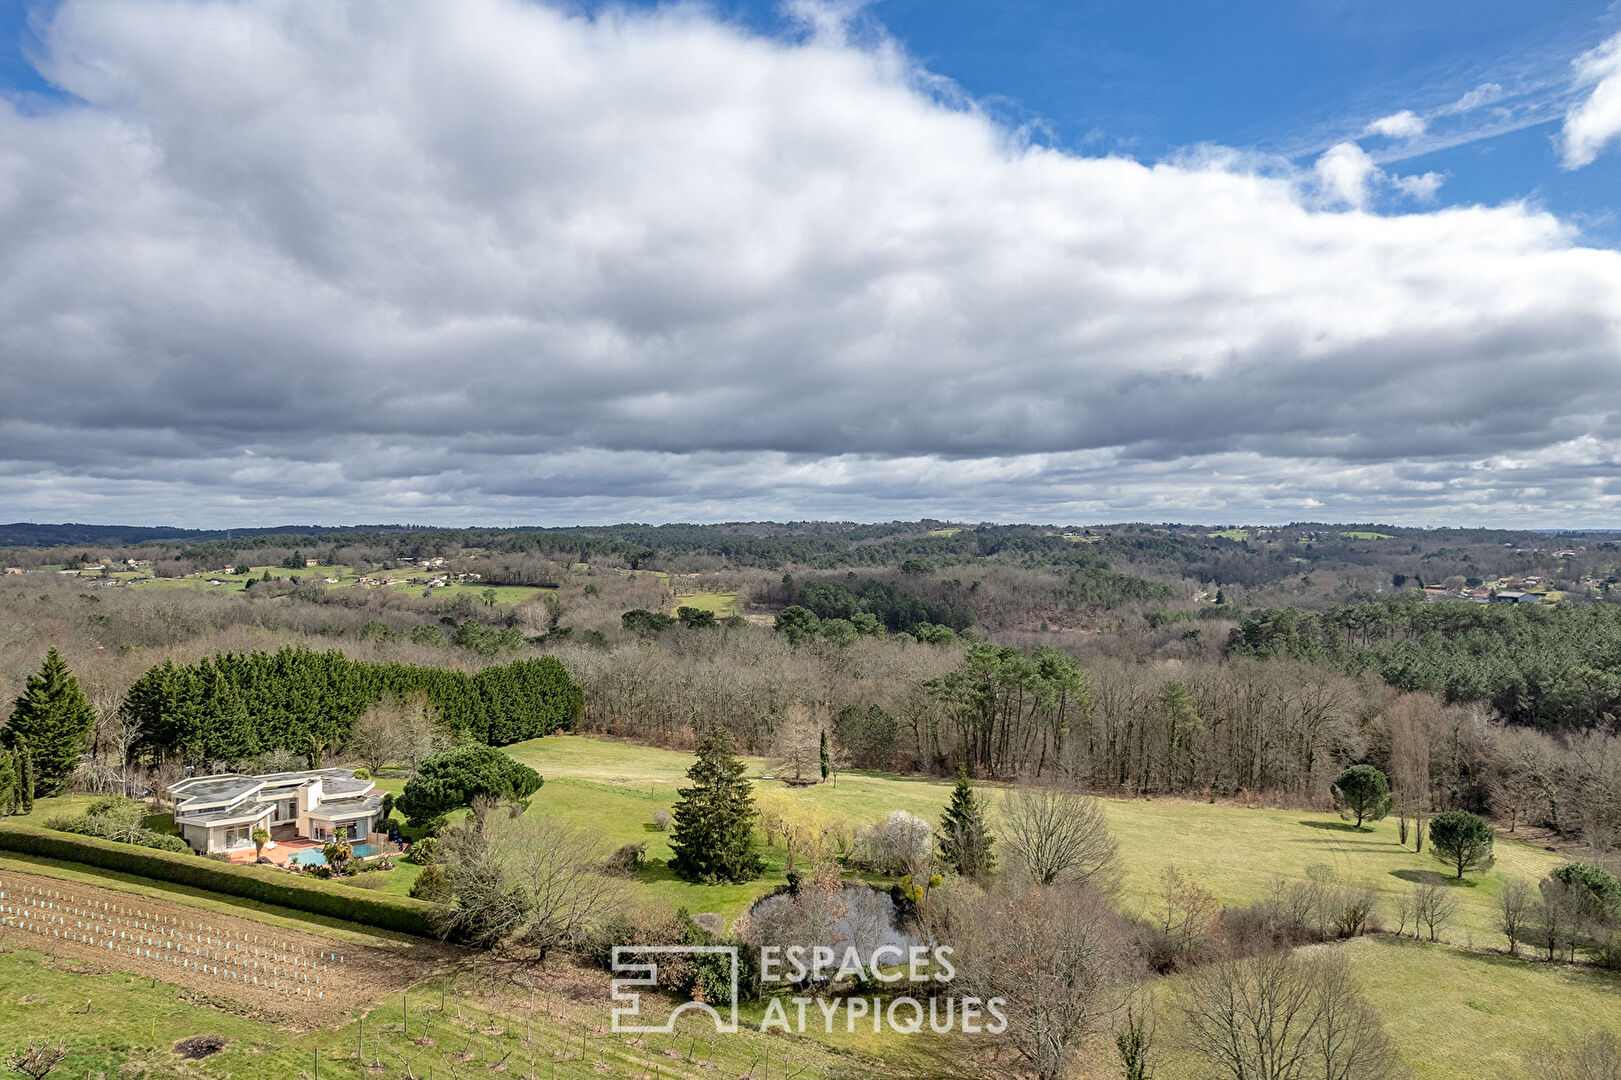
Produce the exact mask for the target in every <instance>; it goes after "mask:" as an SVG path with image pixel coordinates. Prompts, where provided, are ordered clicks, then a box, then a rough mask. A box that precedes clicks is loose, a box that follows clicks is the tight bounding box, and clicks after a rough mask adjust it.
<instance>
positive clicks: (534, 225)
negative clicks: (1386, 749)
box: [0, 0, 1621, 524]
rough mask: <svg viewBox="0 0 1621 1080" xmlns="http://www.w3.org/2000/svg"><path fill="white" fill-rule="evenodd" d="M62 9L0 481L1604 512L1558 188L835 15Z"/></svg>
mask: <svg viewBox="0 0 1621 1080" xmlns="http://www.w3.org/2000/svg"><path fill="white" fill-rule="evenodd" d="M810 10H811V9H806V11H810ZM827 10H828V9H825V8H817V9H815V11H817V12H820V13H822V14H823V15H825V14H826V12H827ZM42 41H43V53H42V56H41V58H40V67H41V71H42V73H43V74H44V75H45V76H46V77H47V78H48V79H50V80H51V82H52V83H54V84H55V85H56V86H58V87H60V88H62V89H63V90H64V91H66V92H67V93H68V94H70V95H72V101H71V103H69V104H66V105H62V106H59V107H56V106H53V107H49V108H46V109H44V110H43V111H41V110H40V109H39V108H37V107H30V108H24V107H22V106H20V105H18V104H15V103H12V104H4V103H0V231H3V235H5V236H6V237H7V243H6V244H4V245H0V355H3V356H4V357H5V359H4V361H3V363H0V458H3V461H0V504H4V505H7V506H8V507H11V508H12V509H11V510H9V511H8V516H9V517H14V518H24V517H27V518H34V519H61V518H78V519H81V520H92V519H94V520H108V519H112V518H118V519H124V520H135V521H165V522H174V523H180V524H225V523H233V522H264V521H273V520H274V521H281V520H288V519H305V520H322V521H339V520H350V521H352V520H410V521H416V522H435V521H438V522H462V521H480V522H486V523H495V524H499V523H504V522H506V521H509V520H511V521H534V522H562V521H579V520H602V519H626V518H631V519H639V520H714V519H732V518H739V517H765V516H776V517H813V516H815V517H821V516H851V517H863V518H890V517H909V516H916V515H918V514H924V513H928V514H939V515H945V516H961V517H967V518H971V519H976V520H977V519H988V518H998V519H1004V520H1006V519H1024V520H1028V519H1032V518H1035V519H1042V520H1098V519H1101V518H1120V517H1152V518H1165V517H1206V518H1223V519H1226V518H1244V517H1250V518H1257V519H1259V518H1284V519H1287V518H1292V517H1317V518H1334V517H1340V518H1345V519H1367V518H1380V519H1385V520H1392V521H1444V522H1476V521H1495V522H1502V523H1504V524H1511V523H1512V524H1518V523H1528V524H1534V523H1548V522H1571V523H1589V524H1595V523H1602V522H1609V521H1614V520H1616V514H1617V511H1618V510H1621V483H1618V482H1617V480H1616V479H1615V477H1616V476H1617V462H1618V458H1621V254H1618V253H1616V252H1613V251H1605V250H1594V249H1589V248H1585V247H1583V246H1581V244H1580V240H1579V237H1578V236H1577V235H1576V234H1574V233H1573V232H1572V230H1571V229H1570V228H1568V227H1567V226H1566V225H1564V224H1563V223H1561V222H1560V221H1558V220H1556V219H1555V218H1553V217H1551V216H1549V215H1547V214H1545V213H1540V212H1538V211H1537V210H1536V209H1534V208H1533V207H1529V206H1524V205H1509V206H1501V207H1466V208H1454V209H1446V210H1436V211H1431V212H1426V213H1402V214H1396V213H1390V212H1388V210H1389V208H1388V207H1383V204H1382V201H1381V200H1382V196H1381V194H1380V192H1381V190H1382V189H1381V188H1380V187H1379V186H1370V181H1369V177H1370V176H1372V175H1373V173H1372V172H1370V169H1371V168H1372V166H1371V163H1369V162H1365V161H1359V160H1346V161H1341V162H1338V163H1335V165H1334V168H1333V169H1325V168H1321V167H1320V168H1316V169H1307V170H1304V171H1299V172H1297V171H1295V170H1292V169H1290V168H1289V167H1287V166H1285V165H1281V164H1279V163H1276V162H1255V161H1253V160H1247V159H1244V158H1242V157H1240V156H1239V155H1236V154H1231V153H1225V152H1220V151H1213V152H1210V153H1205V154H1201V155H1199V156H1198V157H1197V159H1190V160H1188V161H1182V162H1178V163H1145V162H1138V161H1133V160H1129V159H1125V158H1119V157H1084V156H1079V155H1076V154H1072V153H1066V152H1063V151H1060V150H1055V149H1051V148H1043V147H1040V146H1033V145H1029V144H1028V143H1026V142H1025V141H1024V140H1022V139H1021V138H1020V137H1019V135H1018V134H1017V133H1016V132H1013V131H1010V130H1007V129H1006V128H1004V127H1002V126H999V125H998V124H997V123H996V122H995V121H994V120H993V119H991V118H989V117H988V116H986V115H984V114H983V113H981V112H980V111H978V110H977V109H976V108H975V107H974V105H973V103H972V102H969V101H965V100H964V99H963V98H962V96H961V95H959V94H956V93H953V92H951V91H950V88H949V87H944V86H943V85H942V83H941V82H940V80H938V79H936V78H934V77H932V76H931V75H930V74H929V73H928V72H926V71H923V70H921V69H920V68H918V67H917V66H916V65H915V64H914V63H913V62H912V61H911V60H910V59H909V58H908V57H907V56H906V55H905V54H904V53H903V52H902V51H901V50H900V49H899V48H897V47H896V46H895V45H894V44H892V43H888V42H883V41H878V42H866V43H851V42H849V41H847V40H846V39H845V37H844V35H842V34H841V33H839V32H837V20H836V19H833V20H831V21H828V20H827V19H824V20H823V22H822V23H816V22H815V21H814V20H812V21H810V22H807V24H806V26H805V28H804V30H803V35H802V36H800V37H784V38H780V39H779V38H769V37H762V36H757V35H753V34H751V33H749V32H747V31H745V30H743V29H740V28H738V27H736V26H732V25H728V24H726V23H723V22H721V21H718V20H716V19H715V18H714V17H712V16H710V15H708V14H706V13H705V12H703V11H702V10H699V9H693V8H684V7H676V8H666V9H660V10H657V11H654V12H649V13H641V14H632V13H628V12H607V13H602V14H599V15H596V16H587V15H582V14H579V13H577V12H576V11H574V10H573V9H572V8H571V9H567V10H565V9H562V8H558V7H551V6H547V5H543V4H534V3H523V2H519V0H459V2H458V3H456V4H444V3H438V2H432V0H345V2H342V3H334V2H332V0H285V2H278V3H271V2H268V0H266V2H254V0H242V2H234V3H203V2H191V0H65V2H64V3H63V4H62V5H61V6H60V7H58V8H57V9H56V11H55V14H54V17H53V18H52V20H51V21H50V22H49V24H48V25H47V26H45V27H44V28H42ZM1358 152H1359V153H1360V151H1358ZM1346 156H1347V157H1348V155H1346ZM1363 166H1366V167H1363ZM1381 175H1382V174H1381ZM1438 180H1439V178H1436V182H1438ZM1394 183H1395V181H1392V182H1391V184H1387V185H1384V186H1385V187H1389V186H1391V185H1392V184H1394ZM1396 186H1399V185H1396ZM1390 194H1391V195H1392V197H1394V195H1395V194H1398V193H1396V192H1392V193H1390ZM1379 209H1384V210H1386V211H1387V212H1384V213H1376V212H1373V211H1375V210H1379Z"/></svg>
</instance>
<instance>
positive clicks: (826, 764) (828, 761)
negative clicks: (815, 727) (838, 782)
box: [822, 729, 833, 780]
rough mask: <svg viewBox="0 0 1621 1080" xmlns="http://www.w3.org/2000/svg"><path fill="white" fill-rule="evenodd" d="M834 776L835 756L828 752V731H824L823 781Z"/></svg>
mask: <svg viewBox="0 0 1621 1080" xmlns="http://www.w3.org/2000/svg"><path fill="white" fill-rule="evenodd" d="M832 774H833V755H831V754H829V753H828V752H827V731H826V729H823V731H822V779H823V780H826V779H827V778H828V777H829V776H831V775H832Z"/></svg>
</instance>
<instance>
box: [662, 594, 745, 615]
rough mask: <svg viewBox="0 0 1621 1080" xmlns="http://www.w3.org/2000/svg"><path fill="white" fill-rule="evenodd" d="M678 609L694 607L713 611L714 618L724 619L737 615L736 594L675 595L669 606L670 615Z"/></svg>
mask: <svg viewBox="0 0 1621 1080" xmlns="http://www.w3.org/2000/svg"><path fill="white" fill-rule="evenodd" d="M680 607H695V608H698V609H700V610H702V611H713V612H714V613H715V618H717V619H724V618H726V617H727V616H729V615H736V614H737V594H736V593H730V592H696V593H686V594H685V595H677V596H676V598H675V601H674V602H673V603H672V604H671V605H670V614H671V615H674V614H675V609H676V608H680Z"/></svg>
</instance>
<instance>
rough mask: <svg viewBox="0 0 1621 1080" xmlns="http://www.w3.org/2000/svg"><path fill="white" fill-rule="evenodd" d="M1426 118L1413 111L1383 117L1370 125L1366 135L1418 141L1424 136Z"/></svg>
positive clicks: (1405, 110)
mask: <svg viewBox="0 0 1621 1080" xmlns="http://www.w3.org/2000/svg"><path fill="white" fill-rule="evenodd" d="M1425 127H1426V124H1425V123H1424V118H1423V117H1422V116H1419V115H1418V114H1417V113H1415V112H1414V111H1413V110H1411V109H1403V110H1402V111H1401V112H1397V113H1391V114H1390V115H1389V116H1381V117H1380V118H1379V119H1377V120H1375V121H1374V122H1373V123H1371V124H1369V125H1368V127H1367V130H1365V131H1364V132H1363V134H1364V135H1383V136H1385V137H1386V138H1389V139H1416V138H1418V137H1419V136H1420V135H1422V134H1424V130H1425Z"/></svg>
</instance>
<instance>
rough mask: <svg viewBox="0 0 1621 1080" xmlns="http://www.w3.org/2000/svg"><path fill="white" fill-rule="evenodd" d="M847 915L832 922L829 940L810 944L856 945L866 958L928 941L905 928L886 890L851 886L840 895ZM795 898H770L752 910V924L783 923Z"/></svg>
mask: <svg viewBox="0 0 1621 1080" xmlns="http://www.w3.org/2000/svg"><path fill="white" fill-rule="evenodd" d="M840 898H841V899H842V900H843V903H844V914H843V916H842V917H841V918H839V919H838V920H836V921H835V922H833V923H832V926H831V930H830V932H829V933H828V934H827V938H828V940H826V941H811V942H806V944H810V945H828V946H831V947H833V948H836V949H839V950H843V949H845V948H847V947H849V946H855V948H857V949H858V950H860V952H861V953H862V954H863V955H869V956H870V955H871V954H872V951H873V950H874V949H877V948H879V947H881V946H885V945H888V946H893V947H895V948H898V949H908V948H911V947H912V946H914V945H924V944H927V942H926V941H925V940H924V939H923V938H922V936H920V935H919V934H918V933H917V932H916V931H915V929H913V928H911V927H908V926H903V925H901V923H900V922H899V921H897V919H896V912H895V902H894V901H893V900H891V899H890V898H889V893H888V891H887V890H884V889H875V888H873V887H872V886H870V885H862V884H859V883H847V884H846V885H845V886H844V888H843V891H842V892H841V894H840ZM794 902H795V898H794V897H793V896H792V895H790V894H788V893H786V892H781V893H777V894H775V895H773V896H768V897H766V898H765V899H764V900H761V901H760V902H759V903H757V904H755V905H754V906H753V907H752V908H750V909H749V921H750V922H751V923H752V924H753V925H754V926H756V927H758V928H762V929H763V928H765V927H768V926H771V925H773V924H779V923H781V922H784V921H787V920H788V919H789V918H790V915H791V912H792V911H793V908H794Z"/></svg>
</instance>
